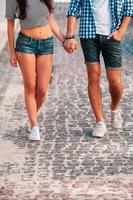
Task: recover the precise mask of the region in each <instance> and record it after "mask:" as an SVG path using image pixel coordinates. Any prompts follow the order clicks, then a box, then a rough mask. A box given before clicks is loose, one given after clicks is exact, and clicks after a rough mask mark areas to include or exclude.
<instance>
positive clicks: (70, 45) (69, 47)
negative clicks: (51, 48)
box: [63, 38, 78, 53]
mask: <svg viewBox="0 0 133 200" xmlns="http://www.w3.org/2000/svg"><path fill="white" fill-rule="evenodd" d="M63 46H64V49H65V50H66V51H67V53H72V52H74V51H75V50H76V49H77V47H78V43H77V41H76V40H75V39H74V38H72V39H65V41H64V43H63Z"/></svg>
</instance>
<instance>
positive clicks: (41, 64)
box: [36, 54, 53, 111]
mask: <svg viewBox="0 0 133 200" xmlns="http://www.w3.org/2000/svg"><path fill="white" fill-rule="evenodd" d="M52 57H53V56H52V54H48V55H41V56H37V61H36V64H37V79H36V80H37V86H36V103H37V111H38V110H39V109H40V107H41V105H42V104H43V102H44V99H45V96H46V92H47V89H48V84H49V81H50V77H51V71H52Z"/></svg>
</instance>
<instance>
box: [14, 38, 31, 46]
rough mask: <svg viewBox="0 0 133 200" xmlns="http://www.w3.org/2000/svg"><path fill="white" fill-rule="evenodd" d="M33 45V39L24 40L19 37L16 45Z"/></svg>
mask: <svg viewBox="0 0 133 200" xmlns="http://www.w3.org/2000/svg"><path fill="white" fill-rule="evenodd" d="M30 43H31V39H29V40H25V39H24V38H21V37H18V39H17V41H16V44H22V45H29V44H30Z"/></svg>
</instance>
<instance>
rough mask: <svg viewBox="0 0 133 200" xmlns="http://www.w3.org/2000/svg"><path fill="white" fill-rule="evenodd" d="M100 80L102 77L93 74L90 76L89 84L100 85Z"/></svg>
mask: <svg viewBox="0 0 133 200" xmlns="http://www.w3.org/2000/svg"><path fill="white" fill-rule="evenodd" d="M99 82H100V77H99V76H97V75H93V76H90V77H89V78H88V84H89V85H99Z"/></svg>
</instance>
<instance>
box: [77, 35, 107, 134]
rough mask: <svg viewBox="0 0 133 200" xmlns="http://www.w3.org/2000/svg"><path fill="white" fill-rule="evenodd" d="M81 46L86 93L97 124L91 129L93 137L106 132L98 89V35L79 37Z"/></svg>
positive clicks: (99, 71) (99, 70)
mask: <svg viewBox="0 0 133 200" xmlns="http://www.w3.org/2000/svg"><path fill="white" fill-rule="evenodd" d="M81 46H82V50H83V54H84V58H85V63H86V65H87V74H88V94H89V98H90V103H91V106H92V109H93V112H94V115H95V117H96V121H97V124H96V126H95V128H94V130H93V131H92V136H93V137H103V136H104V134H105V133H106V125H105V123H104V118H103V113H102V95H101V89H100V74H101V69H100V58H99V57H100V46H99V37H98V36H96V38H95V39H81Z"/></svg>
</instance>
